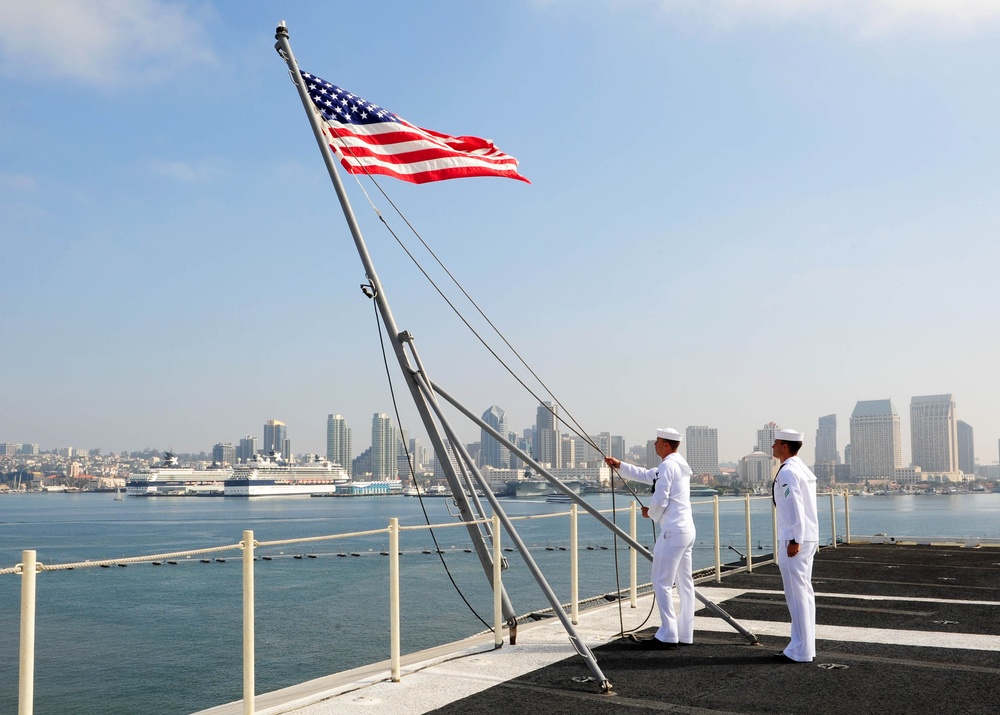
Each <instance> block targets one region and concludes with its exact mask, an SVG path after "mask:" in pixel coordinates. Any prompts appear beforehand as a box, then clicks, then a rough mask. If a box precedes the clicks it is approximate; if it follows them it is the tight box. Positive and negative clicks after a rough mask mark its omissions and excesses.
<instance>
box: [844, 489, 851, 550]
mask: <svg viewBox="0 0 1000 715" xmlns="http://www.w3.org/2000/svg"><path fill="white" fill-rule="evenodd" d="M847 500H848V494H847V492H844V543H846V544H850V543H851V505H850V503H849V502H848V501H847Z"/></svg>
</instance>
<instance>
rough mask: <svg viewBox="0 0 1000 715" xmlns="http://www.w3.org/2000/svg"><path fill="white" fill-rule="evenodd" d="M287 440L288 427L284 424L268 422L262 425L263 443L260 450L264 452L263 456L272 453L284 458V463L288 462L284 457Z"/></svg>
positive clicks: (275, 421)
mask: <svg viewBox="0 0 1000 715" xmlns="http://www.w3.org/2000/svg"><path fill="white" fill-rule="evenodd" d="M286 439H288V427H287V426H285V423H284V422H282V421H280V420H268V421H267V422H265V423H264V442H263V443H262V444H261V449H262V450H264V454H270V453H271V452H274V453H275V454H280V455H282V456H283V457H285V461H288V457H286V456H285V452H284V449H285V440H286Z"/></svg>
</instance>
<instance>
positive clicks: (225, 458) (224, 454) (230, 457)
mask: <svg viewBox="0 0 1000 715" xmlns="http://www.w3.org/2000/svg"><path fill="white" fill-rule="evenodd" d="M212 461H213V462H216V463H217V464H236V450H235V449H234V448H233V445H232V444H230V443H229V442H226V443H225V444H222V443H221V442H220V443H219V444H217V445H215V446H214V447H212Z"/></svg>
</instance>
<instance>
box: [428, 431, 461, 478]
mask: <svg viewBox="0 0 1000 715" xmlns="http://www.w3.org/2000/svg"><path fill="white" fill-rule="evenodd" d="M444 448H445V451H446V452H447V453H448V461H450V462H451V466H452V469H454V470H455V473H456V474H458V475H461V474H462V470H461V469H460V468H459V466H458V456H457V455H456V454H455V448H454V447H453V446H452V444H451V440H449V439H446V440H445V441H444ZM433 462H434V478H435V479H444V478H445V476H446V475H445V470H444V467H443V466H442V464H441V460H440V459H439V458H438V454H437V450H434V459H433Z"/></svg>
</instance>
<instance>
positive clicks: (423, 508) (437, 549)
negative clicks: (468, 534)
mask: <svg viewBox="0 0 1000 715" xmlns="http://www.w3.org/2000/svg"><path fill="white" fill-rule="evenodd" d="M376 300H378V296H375V297H374V298H373V300H372V306H373V307H374V308H375V329H376V330H377V331H378V342H379V346H380V347H381V348H382V363H383V364H384V365H385V378H386V380H387V381H388V383H389V394H390V396H391V397H392V409H393V412H394V413H395V415H396V424H398V425H399V433H400V441H401V442H402V443H403V452H404V454H405V455H406V464H407V466H408V467H409V470H410V480H411V481H412V482H413V488H414V489H416V490H417V499H418V500H419V501H420V509H421V511H423V513H424V521H425V522H426V523H427V526H428V529H427V530H428V531H429V532H430V535H431V540H432V541H433V542H434V551H435V552H436V553H437V555H438V558H439V559H440V560H441V565H442V566H444V572H445V573H446V574H448V580H449V581H451V585H452V586H454V587H455V592H456V593H458V595H459V597H460V598H461V599H462V601H463V603H465V605H466V606H467V607H468V609H469V611H471V613H472V615H474V616H475V617H476V618H478V619H479V622H480V623H482V624H483V625H484V626H486V627H487V628H493V626H491V625H490V624H489V623H487V622H486V621H485V620H483V618H482V616H480V615H479V613H477V612H476V609H475V608H473V606H472V604H471V603H469V599H467V598H466V597H465V594H464V593H462V589H461V588H459V585H458V584H457V583H456V582H455V578H454V577H453V576H452V575H451V571H450V570H449V569H448V562H447V561H445V560H444V550H443V549H442V548H441V546H440V545H439V544H438V540H437V536H436V535H435V534H434V529H431V528H429V527H430V525H431V519H430V516H429V515H428V514H427V507H426V506H425V505H424V497H423V495H422V494H421V493H420V487H419V485H418V484H417V475H416V473H415V472H414V470H413V462H411V461H410V450H409V447H408V446H407V444H406V442H405V440H403V439H402V434H403V420H402V419H401V418H400V416H399V405H398V404H397V402H396V392H395V390H394V389H393V387H392V371H391V370H390V369H389V358H388V357H387V356H386V352H385V341H384V340H383V337H382V320H381V316H380V315H379V312H378V306H377V305H375V301H376Z"/></svg>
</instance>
